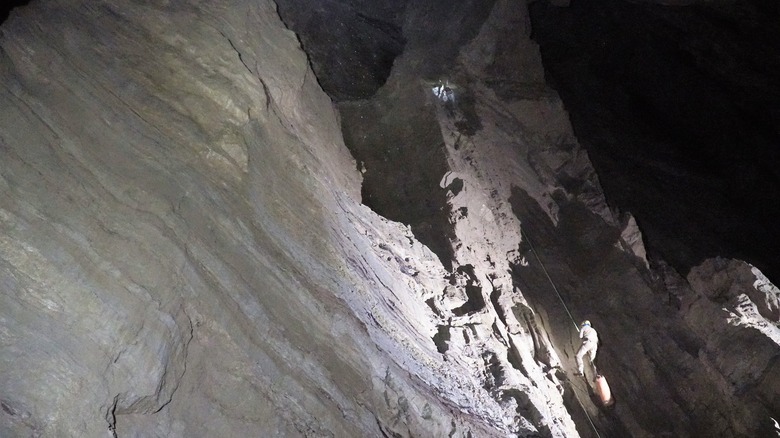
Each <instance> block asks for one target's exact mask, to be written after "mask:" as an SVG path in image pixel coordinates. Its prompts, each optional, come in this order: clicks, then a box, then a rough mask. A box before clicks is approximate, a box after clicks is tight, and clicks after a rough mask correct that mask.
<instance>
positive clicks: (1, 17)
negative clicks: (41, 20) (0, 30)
mask: <svg viewBox="0 0 780 438" xmlns="http://www.w3.org/2000/svg"><path fill="white" fill-rule="evenodd" d="M28 3H30V0H9V1H5V2H3V5H2V6H0V24H3V23H5V20H7V19H8V16H9V15H10V14H11V10H12V9H13V8H16V7H19V6H24V5H26V4H28Z"/></svg>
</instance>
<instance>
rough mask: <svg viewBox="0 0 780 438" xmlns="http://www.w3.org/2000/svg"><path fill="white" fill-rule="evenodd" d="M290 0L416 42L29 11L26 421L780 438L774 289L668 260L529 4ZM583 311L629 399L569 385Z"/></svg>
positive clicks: (250, 23)
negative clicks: (569, 105) (578, 120)
mask: <svg viewBox="0 0 780 438" xmlns="http://www.w3.org/2000/svg"><path fill="white" fill-rule="evenodd" d="M282 3H284V6H283V7H281V8H280V9H281V11H282V13H283V14H285V15H286V16H285V21H286V22H287V23H288V24H289V25H290V26H291V27H295V26H297V25H300V24H301V23H323V22H327V21H328V17H330V15H328V14H335V15H334V17H335V18H338V19H339V20H340V21H338V22H340V23H344V26H345V27H346V28H347V30H349V29H350V28H349V26H351V24H349V23H356V22H357V23H358V24H357V25H356V26H358V29H364V27H361V26H364V25H365V22H364V21H361V20H359V19H358V20H357V21H355V20H354V18H355V17H364V18H365V17H370V18H371V20H370V23H371V25H370V26H369V27H371V29H369V30H367V32H368V35H369V36H367V37H366V38H365V39H364V40H362V39H360V38H357V39H356V40H354V41H352V43H354V44H355V46H349V47H353V48H361V50H362V49H365V50H366V51H368V52H373V51H375V50H377V45H376V43H377V41H376V40H374V39H372V37H371V36H370V35H374V36H376V35H392V37H391V39H392V40H393V41H395V42H397V41H400V39H399V35H398V32H400V33H401V36H400V38H402V39H403V40H404V41H405V44H404V46H403V47H404V49H403V53H401V54H400V55H398V56H397V57H395V58H394V61H393V63H392V68H391V69H389V70H385V69H387V68H388V66H387V65H386V64H382V65H381V66H379V64H377V63H373V62H371V61H370V60H369V61H366V62H365V63H362V62H361V63H358V64H356V65H354V64H351V63H347V64H344V65H343V68H344V70H343V71H342V70H338V69H337V70H335V71H334V70H331V69H330V67H329V66H331V64H329V63H328V62H325V61H323V59H322V58H321V57H322V55H323V54H324V53H327V48H328V45H327V44H328V42H327V40H320V39H318V38H316V36H317V35H318V32H321V28H320V27H318V26H319V25H316V26H315V25H312V26H308V27H307V26H305V25H304V26H303V28H301V29H297V32H298V33H299V35H296V34H294V33H293V32H291V31H290V30H287V28H286V27H285V26H284V25H283V24H282V21H281V20H280V18H279V17H278V15H277V11H276V9H275V7H274V6H275V5H274V4H273V3H271V2H270V1H261V2H256V1H252V2H248V1H246V2H245V1H242V0H233V1H231V2H228V3H221V4H220V5H214V4H212V3H208V2H198V1H192V2H183V3H182V2H179V3H176V4H171V3H169V2H151V3H148V2H147V3H144V2H141V3H134V2H130V3H127V2H124V3H121V4H120V3H113V2H111V1H98V2H76V1H64V0H63V1H49V2H43V3H36V2H33V3H32V4H31V5H29V6H27V7H25V8H24V9H21V10H19V11H18V12H15V13H14V14H13V15H12V16H11V18H10V19H9V20H8V21H7V22H6V23H5V24H4V25H3V27H2V28H0V29H1V30H2V35H0V76H2V83H3V84H4V86H3V87H2V90H1V91H0V154H2V156H0V186H2V190H0V291H1V292H2V293H0V370H3V372H2V373H0V408H2V409H0V435H2V436H45V437H49V436H51V437H55V436H56V437H58V436H85V437H92V436H94V437H98V436H118V437H123V436H181V437H185V436H187V437H189V436H309V437H314V436H316V437H318V436H323V437H325V436H336V437H353V436H354V437H358V436H393V437H399V436H402V437H407V436H409V437H411V436H436V437H439V436H442V437H443V436H447V437H469V436H471V437H491V436H495V437H499V436H501V437H503V436H567V437H570V436H595V435H596V434H597V433H598V434H599V435H600V436H701V435H707V436H763V435H766V434H769V433H772V432H773V431H774V429H773V427H774V424H776V423H773V422H772V415H776V413H777V412H778V411H780V407H779V406H778V404H779V401H778V398H777V394H778V385H780V383H778V382H779V381H778V378H777V363H778V361H777V357H778V354H779V353H780V348H779V347H778V342H780V336H779V335H778V309H780V305H778V300H780V295H779V293H778V290H777V288H775V287H774V286H773V285H772V284H771V283H770V282H769V280H768V279H766V278H765V277H764V276H763V275H762V274H761V273H760V271H758V270H757V269H755V268H753V267H752V266H750V265H747V264H745V263H743V262H739V261H736V260H724V259H714V260H711V261H708V262H706V263H704V264H702V265H701V266H700V267H698V268H696V269H694V270H692V272H691V273H690V275H689V276H688V278H687V279H686V278H683V277H682V276H680V275H679V274H677V272H676V271H674V269H671V268H669V267H668V265H666V264H663V262H662V261H660V262H658V264H657V266H654V269H655V270H654V271H650V270H649V268H648V263H647V260H646V259H645V258H644V246H643V243H642V238H641V233H640V231H639V228H638V227H637V225H636V222H635V221H634V220H633V218H632V217H631V216H629V215H622V216H617V215H615V214H614V213H613V212H612V211H611V210H610V209H609V208H608V206H607V203H606V201H605V199H604V196H603V193H602V190H601V188H600V183H599V181H598V178H597V176H596V174H595V172H594V170H593V167H592V166H591V164H590V161H589V158H588V156H587V154H586V153H585V151H584V150H583V149H582V148H581V147H580V146H579V144H578V141H577V139H576V138H575V137H574V134H573V131H572V128H571V126H570V124H569V119H568V114H567V112H566V111H565V110H564V107H563V104H562V103H561V101H560V99H559V98H558V96H557V94H556V93H555V92H553V91H552V90H551V89H550V88H549V87H548V86H547V84H546V83H545V80H544V72H543V70H542V67H541V61H540V59H541V58H540V54H539V50H538V47H537V46H536V44H535V43H534V42H532V41H531V40H530V38H529V35H530V32H531V29H530V26H529V20H528V14H527V8H526V5H525V3H524V2H522V1H504V0H497V1H496V2H489V4H482V3H481V2H469V1H464V2H458V3H456V4H454V5H453V4H450V3H449V2H433V3H428V4H425V5H423V4H418V3H414V2H412V3H409V4H406V5H405V6H403V7H401V6H395V7H390V6H387V7H386V8H385V6H381V7H377V6H376V5H369V4H368V3H366V4H363V3H359V2H350V3H343V4H341V6H342V7H341V8H336V9H333V10H328V12H327V13H325V9H323V8H320V9H314V10H312V11H305V8H304V9H301V5H300V4H298V5H296V4H292V3H285V2H282ZM303 6H305V5H303ZM285 11H286V12H285ZM296 11H297V12H296ZM302 11H303V12H302ZM334 11H336V12H334ZM344 11H347V12H344ZM304 12H305V13H304ZM296 13H298V14H300V13H304V16H303V17H301V16H298V15H296ZM342 13H343V14H344V15H340V14H342ZM306 14H308V15H306ZM385 14H387V15H385ZM335 18H334V19H335ZM382 23H385V24H386V23H391V24H392V26H389V27H388V26H386V25H385V24H382ZM431 23H433V24H431ZM380 24H381V25H380ZM393 26H399V27H398V29H396V28H395V27H393ZM307 29H308V30H312V29H314V31H313V34H307ZM387 29H391V31H392V32H390V33H389V34H387V33H383V32H385V31H387ZM364 30H365V29H364ZM377 31H378V32H379V33H378V34H374V33H372V32H377ZM299 40H300V41H301V42H302V45H303V48H302V47H301V45H300V44H299ZM319 42H322V43H323V45H322V46H318V47H317V46H316V44H317V43H319ZM362 44H366V45H365V46H361V45H362ZM378 44H379V47H384V46H383V44H384V43H382V42H381V41H380V42H379V43H378ZM314 47H317V48H314ZM394 47H395V46H394ZM303 49H307V50H309V52H308V54H306V53H304V51H303ZM396 49H397V47H396V48H394V49H393V50H396ZM307 55H308V57H307ZM336 59H338V58H336ZM361 59H362V58H361ZM331 61H332V60H331ZM309 62H311V65H312V66H313V67H314V71H313V70H312V69H310V67H309ZM380 64H381V63H380ZM378 66H379V67H378ZM351 67H354V68H355V69H356V70H357V71H358V72H359V71H364V72H365V71H372V72H378V73H381V74H378V75H377V76H373V77H372V79H371V80H369V81H365V82H361V81H358V82H355V83H352V82H350V81H349V80H348V77H349V75H350V70H349V68H351ZM315 71H316V72H317V75H315ZM323 71H324V72H325V73H323ZM358 72H352V73H355V74H359V73H358ZM328 74H330V75H332V77H331V78H330V79H328V78H326V77H325V75H328ZM343 74H346V76H343ZM384 75H386V76H384ZM361 77H362V76H361ZM385 79H386V80H385ZM320 84H323V86H324V87H325V88H326V89H328V90H329V91H330V92H332V93H333V97H334V99H335V100H340V102H339V103H338V104H337V105H336V106H334V104H333V103H332V101H331V99H330V98H329V97H328V96H327V95H326V94H325V93H324V92H323V91H322V89H321V88H320ZM341 87H346V88H341ZM373 90H376V93H374V91H373ZM339 93H341V94H339ZM356 96H357V97H359V99H354V98H355V97H356ZM347 97H349V98H350V99H353V100H344V99H346V98H347ZM342 132H343V137H342ZM345 143H346V144H345ZM348 148H349V149H348ZM350 152H351V153H350ZM363 178H365V180H363ZM361 199H362V202H363V203H365V204H366V205H363V204H362V203H361ZM369 207H371V208H369ZM372 209H373V210H372ZM377 213H379V214H381V216H380V215H379V214H377ZM562 303H565V304H566V306H565V307H564V306H563V305H562ZM573 318H576V319H577V320H578V319H582V318H589V319H590V320H591V321H593V323H594V326H595V327H596V328H597V330H599V333H600V335H601V339H602V347H601V349H600V352H599V357H598V359H597V362H596V363H597V365H598V366H599V371H601V372H603V373H604V374H606V375H607V376H608V378H609V380H610V383H611V384H612V388H613V392H614V395H615V398H616V400H617V403H616V404H615V406H614V407H612V408H610V409H603V408H601V407H600V404H599V403H598V400H597V398H596V397H595V395H594V394H593V391H592V389H591V384H590V381H591V379H592V378H593V376H594V371H595V370H594V369H592V368H590V367H589V368H588V369H587V372H586V374H587V378H586V379H583V378H574V377H572V376H573V371H574V370H575V365H574V360H573V357H574V353H575V351H576V349H577V347H578V339H577V334H576V331H575V327H574V326H573V323H574V324H576V322H575V319H573ZM744 351H750V352H751V353H750V356H749V357H745V353H744ZM594 428H595V429H597V430H598V432H596V430H594Z"/></svg>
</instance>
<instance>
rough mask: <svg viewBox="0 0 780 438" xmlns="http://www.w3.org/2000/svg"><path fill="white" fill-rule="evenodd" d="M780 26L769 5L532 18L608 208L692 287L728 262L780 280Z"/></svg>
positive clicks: (587, 5)
mask: <svg viewBox="0 0 780 438" xmlns="http://www.w3.org/2000/svg"><path fill="white" fill-rule="evenodd" d="M778 16H779V15H778V4H777V3H776V2H774V3H772V2H764V1H758V0H756V1H750V0H746V1H739V2H734V3H733V4H731V5H723V6H706V5H694V6H688V7H670V6H659V5H650V4H636V3H630V2H626V1H623V0H607V1H604V2H588V1H579V0H575V1H573V2H572V3H571V6H570V7H567V8H558V7H553V6H550V5H549V4H548V3H547V2H534V3H533V4H532V5H531V20H532V27H533V35H532V37H533V38H534V39H535V40H536V41H537V42H538V43H539V44H540V46H541V51H542V57H543V62H544V66H545V72H546V75H547V78H548V80H549V81H550V83H551V84H552V85H553V87H554V88H555V89H556V90H557V91H558V92H559V93H560V95H561V98H562V99H563V101H564V103H565V105H566V107H567V108H568V109H569V111H570V113H571V120H572V124H573V126H574V128H575V131H576V134H577V137H578V139H579V140H580V142H581V143H582V144H583V145H584V146H585V147H586V148H587V150H588V152H589V155H590V157H591V160H592V161H593V164H594V166H595V168H596V170H597V172H598V174H599V178H600V180H601V184H602V186H603V187H604V191H605V193H606V195H607V198H608V201H609V202H610V204H611V205H612V206H613V207H617V208H619V209H621V210H628V211H630V212H632V213H633V214H634V215H635V216H636V218H637V221H638V222H639V225H640V227H641V229H642V231H643V233H644V234H645V237H646V244H647V246H648V252H649V255H650V256H651V257H653V256H660V257H662V258H664V259H666V260H667V261H669V262H670V263H671V264H672V265H673V266H674V267H675V268H676V269H677V270H679V271H680V272H681V273H683V274H685V273H687V271H688V270H689V269H690V268H691V267H692V266H695V265H697V264H698V263H699V262H701V261H702V260H703V259H704V258H707V257H712V256H715V255H721V256H726V257H734V258H741V259H744V260H746V261H748V262H750V263H752V264H754V265H756V266H757V267H758V268H759V269H761V270H762V271H763V272H764V273H766V274H767V275H768V276H769V277H770V278H778V277H780V265H778V264H777V262H776V261H775V260H774V257H775V253H776V248H778V247H779V246H780V232H778V230H777V227H776V226H775V225H774V222H775V220H774V218H775V217H777V215H778V214H780V202H778V196H777V193H780V172H779V171H778V168H777V165H778V164H780V130H779V129H778V126H780V73H779V72H780V22H778Z"/></svg>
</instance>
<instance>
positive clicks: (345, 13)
mask: <svg viewBox="0 0 780 438" xmlns="http://www.w3.org/2000/svg"><path fill="white" fill-rule="evenodd" d="M276 4H277V5H278V7H279V15H280V16H281V18H282V20H283V21H284V23H285V24H286V25H287V27H288V28H289V29H291V30H292V31H294V32H295V33H296V34H298V38H299V39H300V41H301V45H302V46H303V49H304V50H305V51H306V54H307V55H308V57H309V62H310V63H311V66H312V69H313V70H314V73H315V74H316V75H317V79H318V81H319V83H320V86H321V87H322V89H323V90H324V91H325V92H326V93H328V95H330V97H331V98H332V99H333V100H335V101H342V100H352V99H364V98H367V97H370V96H372V95H373V94H374V93H376V91H377V90H378V89H379V87H381V86H382V85H384V83H385V81H386V80H387V77H388V76H389V75H390V69H391V68H392V67H393V62H394V61H395V58H396V57H397V56H398V55H399V54H401V52H402V51H403V49H404V45H405V44H406V39H405V38H404V37H403V35H402V32H401V27H402V25H403V17H404V12H405V11H406V0H376V1H371V2H364V1H360V0H330V1H321V2H319V1H318V2H312V1H309V0H276Z"/></svg>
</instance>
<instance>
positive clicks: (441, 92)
mask: <svg viewBox="0 0 780 438" xmlns="http://www.w3.org/2000/svg"><path fill="white" fill-rule="evenodd" d="M431 91H433V95H434V96H436V97H438V98H439V99H440V100H441V101H442V102H455V91H454V90H453V87H452V86H450V82H449V81H447V82H442V81H439V85H437V86H435V87H433V88H432V89H431Z"/></svg>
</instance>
